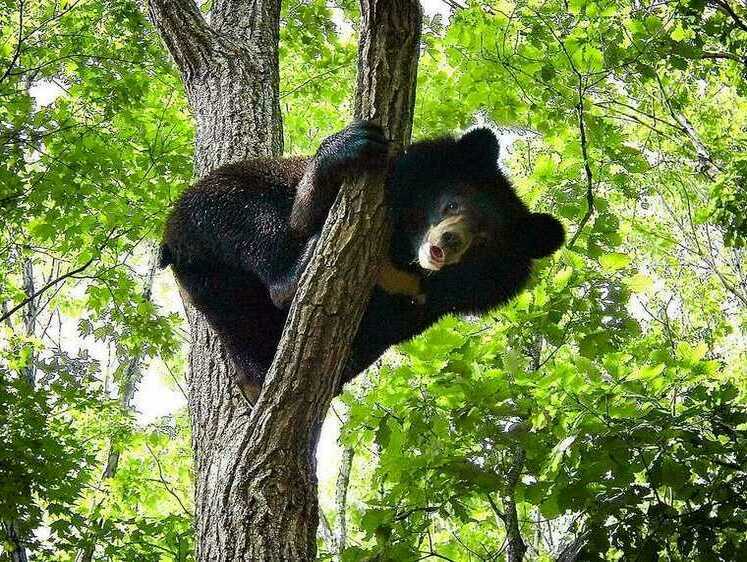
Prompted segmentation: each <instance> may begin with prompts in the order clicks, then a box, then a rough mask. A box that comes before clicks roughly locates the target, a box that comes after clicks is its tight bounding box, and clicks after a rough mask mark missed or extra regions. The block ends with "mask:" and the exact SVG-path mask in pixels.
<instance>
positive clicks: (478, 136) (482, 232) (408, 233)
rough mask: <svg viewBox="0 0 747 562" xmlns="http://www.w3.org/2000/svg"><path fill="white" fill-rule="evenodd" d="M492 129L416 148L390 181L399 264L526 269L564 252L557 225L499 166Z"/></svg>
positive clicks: (397, 166)
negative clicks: (495, 265) (500, 263)
mask: <svg viewBox="0 0 747 562" xmlns="http://www.w3.org/2000/svg"><path fill="white" fill-rule="evenodd" d="M499 150H500V147H499V143H498V139H497V138H496V136H495V135H494V134H493V132H492V131H491V130H490V129H486V128H477V129H473V130H471V131H469V132H467V133H466V134H465V135H463V136H462V137H461V138H459V139H454V138H441V139H436V140H428V141H423V142H419V143H414V144H413V145H412V146H410V147H409V148H408V149H407V151H406V152H405V153H404V154H403V155H401V156H400V157H399V159H398V160H397V162H396V163H395V166H394V172H393V174H392V176H391V177H390V180H389V181H390V193H392V198H393V201H392V207H393V209H394V215H395V228H394V232H395V235H394V239H393V243H392V249H393V255H392V258H393V260H394V261H395V262H396V263H399V265H401V266H404V265H406V264H411V265H414V264H417V265H418V266H419V267H420V268H421V269H422V270H425V271H427V272H438V271H441V270H444V271H446V270H449V269H453V267H454V266H455V265H457V264H463V263H469V262H471V261H475V260H478V261H484V260H490V261H491V262H496V261H503V262H504V264H505V265H506V266H510V265H511V264H514V265H515V266H517V267H524V266H525V264H528V263H529V262H530V261H531V260H532V259H535V258H541V257H545V256H549V255H550V254H552V253H553V252H555V251H556V250H557V249H558V248H560V246H561V245H562V244H563V240H564V237H565V234H564V231H563V227H562V225H561V224H560V222H559V221H558V220H557V219H555V218H554V217H552V216H550V215H547V214H544V213H532V212H530V211H529V209H528V208H527V207H526V205H525V204H524V203H523V202H522V201H521V199H519V197H518V196H517V195H516V192H515V191H514V189H513V187H512V186H511V184H510V182H509V181H508V179H507V178H506V177H505V176H504V175H503V173H502V172H501V170H500V168H499V166H498V155H499Z"/></svg>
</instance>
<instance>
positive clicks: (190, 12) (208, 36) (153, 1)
mask: <svg viewBox="0 0 747 562" xmlns="http://www.w3.org/2000/svg"><path fill="white" fill-rule="evenodd" d="M148 13H149V15H150V19H151V21H152V22H153V25H155V26H156V29H158V31H159V33H160V35H161V37H162V38H163V40H164V42H165V43H166V47H167V48H168V49H169V52H170V53H171V56H172V57H173V58H174V62H176V65H177V67H179V70H180V71H181V72H182V74H183V75H184V77H185V79H186V78H190V79H191V78H192V77H193V76H194V75H195V74H198V73H199V72H200V71H201V70H204V69H205V68H206V66H207V63H209V62H210V61H211V60H212V58H213V52H214V49H215V46H216V44H217V42H218V37H217V35H216V34H215V33H214V32H213V30H212V29H211V28H210V26H209V25H208V24H207V22H206V21H205V18H203V17H202V13H201V12H200V10H199V8H198V7H197V4H195V2H194V0H150V1H149V2H148ZM185 81H186V80H185Z"/></svg>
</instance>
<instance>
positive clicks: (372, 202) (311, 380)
mask: <svg viewBox="0 0 747 562" xmlns="http://www.w3.org/2000/svg"><path fill="white" fill-rule="evenodd" d="M212 6H213V7H212V12H211V14H210V23H208V22H207V21H206V20H205V19H204V18H203V17H202V15H201V14H200V12H199V10H198V9H197V8H196V6H195V4H194V2H193V0H151V1H150V14H151V18H152V20H153V22H154V23H155V25H156V27H157V29H158V30H159V32H160V33H161V35H162V36H163V38H164V41H165V43H166V45H167V47H168V48H169V51H170V52H171V54H172V56H173V58H174V60H175V61H176V63H177V65H178V67H179V69H180V72H181V75H182V78H183V81H184V85H185V90H186V92H187V97H188V100H189V103H190V105H191V107H192V110H193V112H194V114H195V118H196V122H197V139H196V156H195V168H196V173H197V175H198V176H201V175H204V174H205V173H207V172H209V171H210V170H212V169H214V168H215V167H217V166H220V165H221V164H224V163H226V162H229V161H235V160H239V159H242V158H246V157H251V156H262V155H270V154H274V155H277V154H279V153H280V151H281V123H280V110H279V104H278V51H277V47H278V35H279V33H278V30H279V11H280V2H279V1H277V0H254V1H249V0H214V1H213V4H212ZM361 9H362V14H363V22H362V26H361V43H360V54H359V78H358V92H357V94H356V104H355V107H356V116H357V117H359V118H369V119H374V120H376V121H377V122H379V123H380V124H382V125H383V126H384V127H385V129H386V130H387V131H388V133H389V135H390V137H391V138H392V139H393V140H394V141H395V142H396V143H398V144H401V145H404V144H406V143H407V142H408V141H409V134H410V130H411V123H412V112H413V108H414V99H415V75H416V70H417V56H418V47H419V37H420V20H421V11H420V6H419V4H418V2H417V1H415V0H386V1H384V0H362V2H361ZM366 183H367V182H366V181H365V179H362V180H361V181H360V182H358V183H357V184H356V185H352V186H345V188H343V190H342V193H341V195H340V197H338V200H337V202H336V203H335V205H334V207H333V209H332V211H331V212H330V218H329V219H328V220H327V223H326V225H325V227H324V230H323V232H322V235H321V237H320V243H319V244H318V245H317V252H316V254H315V256H314V258H313V259H312V261H311V263H310V265H309V267H308V269H307V271H306V273H305V274H304V276H303V279H302V281H301V284H300V287H299V290H298V294H297V297H296V300H295V301H294V304H293V306H292V307H291V310H290V315H289V318H288V322H287V324H286V327H285V332H284V335H283V339H282V342H281V345H280V348H279V350H278V353H277V355H276V357H275V362H274V363H273V366H272V368H271V369H270V372H269V373H268V376H267V380H266V382H265V385H264V387H263V389H262V392H261V393H260V396H259V398H258V400H257V403H256V405H255V407H254V409H253V410H249V409H248V408H247V407H246V405H245V404H244V403H243V402H242V400H241V398H240V395H239V393H238V390H237V389H236V388H235V387H234V386H233V385H232V384H231V382H230V380H231V366H230V365H228V364H227V362H226V359H225V354H224V352H223V349H222V347H221V345H220V343H219V342H218V340H217V339H216V337H215V336H214V334H213V333H212V332H211V331H210V329H209V327H208V326H207V324H206V323H205V321H204V320H203V319H202V317H201V316H200V315H199V314H198V313H197V312H196V311H194V310H189V311H188V316H189V320H190V328H191V335H192V348H191V352H190V372H189V377H188V389H189V395H190V398H189V406H190V413H191V416H192V430H193V447H194V454H195V469H196V480H197V485H196V491H195V517H196V522H195V523H196V528H197V537H196V539H197V559H198V560H200V561H208V560H209V561H211V562H212V561H233V560H251V561H264V560H294V561H295V560H311V559H313V558H314V555H315V551H316V544H315V536H316V528H317V525H318V504H317V495H316V494H317V490H316V466H315V462H316V461H315V450H316V444H317V440H318V437H319V430H320V427H321V423H322V420H323V419H324V415H325V413H326V411H327V408H328V406H329V402H330V400H331V398H332V394H333V390H334V388H335V387H336V385H337V380H338V379H339V375H340V370H341V368H342V366H343V363H344V361H345V358H346V356H347V352H348V348H349V346H350V342H351V341H352V338H353V336H354V334H355V331H356V329H357V326H358V322H359V321H360V318H361V316H362V313H363V310H364V308H365V303H366V302H367V300H368V295H369V294H370V290H371V288H372V286H373V283H374V279H375V273H376V268H377V266H378V262H379V258H380V256H381V255H382V252H383V249H384V248H385V245H386V243H387V240H388V236H386V233H388V220H387V213H386V209H385V207H384V201H383V186H382V181H381V178H378V179H376V180H375V181H369V182H368V185H364V184H366Z"/></svg>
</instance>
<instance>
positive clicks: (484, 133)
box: [457, 127, 501, 169]
mask: <svg viewBox="0 0 747 562" xmlns="http://www.w3.org/2000/svg"><path fill="white" fill-rule="evenodd" d="M457 146H459V149H460V150H461V152H462V154H463V155H464V156H465V157H466V158H467V159H468V160H470V161H471V162H472V163H474V164H475V165H477V166H480V167H483V166H487V167H489V168H491V169H496V168H497V167H498V156H499V154H500V150H501V147H500V145H499V144H498V138H497V137H496V136H495V133H493V131H491V130H490V129H487V128H485V127H481V128H478V129H472V130H471V131H469V132H468V133H466V134H465V135H464V136H462V137H461V138H460V139H459V141H457Z"/></svg>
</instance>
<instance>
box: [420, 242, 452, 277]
mask: <svg viewBox="0 0 747 562" xmlns="http://www.w3.org/2000/svg"><path fill="white" fill-rule="evenodd" d="M418 263H419V264H420V267H422V268H423V269H429V270H431V271H438V270H439V269H441V268H442V267H443V266H444V265H445V264H446V253H445V252H444V250H443V248H441V247H439V246H436V245H435V244H430V243H429V242H424V243H423V244H421V245H420V249H419V250H418Z"/></svg>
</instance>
